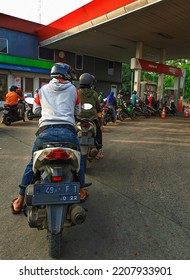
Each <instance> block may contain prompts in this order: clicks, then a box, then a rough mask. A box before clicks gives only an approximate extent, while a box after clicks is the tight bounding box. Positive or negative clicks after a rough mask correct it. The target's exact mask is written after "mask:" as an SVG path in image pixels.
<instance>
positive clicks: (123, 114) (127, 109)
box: [116, 103, 136, 121]
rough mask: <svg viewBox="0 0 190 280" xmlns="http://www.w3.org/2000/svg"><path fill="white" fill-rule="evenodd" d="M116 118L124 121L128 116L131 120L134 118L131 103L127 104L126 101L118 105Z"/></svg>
mask: <svg viewBox="0 0 190 280" xmlns="http://www.w3.org/2000/svg"><path fill="white" fill-rule="evenodd" d="M116 114H117V119H118V120H120V121H124V120H125V119H126V118H130V119H131V120H135V119H136V116H135V114H134V111H133V107H132V106H131V105H129V106H127V104H126V103H124V104H123V106H118V107H117V110H116Z"/></svg>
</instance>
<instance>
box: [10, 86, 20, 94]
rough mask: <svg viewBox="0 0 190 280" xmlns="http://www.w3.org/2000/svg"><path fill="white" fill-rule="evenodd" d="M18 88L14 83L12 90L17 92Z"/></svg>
mask: <svg viewBox="0 0 190 280" xmlns="http://www.w3.org/2000/svg"><path fill="white" fill-rule="evenodd" d="M17 89H18V87H17V86H14V85H13V86H11V87H10V91H15V92H16V91H17Z"/></svg>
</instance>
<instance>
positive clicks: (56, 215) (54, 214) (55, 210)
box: [46, 204, 68, 234]
mask: <svg viewBox="0 0 190 280" xmlns="http://www.w3.org/2000/svg"><path fill="white" fill-rule="evenodd" d="M46 210H47V228H48V231H49V232H51V233H52V234H57V233H60V232H62V230H63V226H64V220H65V218H66V215H67V210H68V204H66V205H47V206H46Z"/></svg>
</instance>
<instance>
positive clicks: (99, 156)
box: [96, 152, 104, 159]
mask: <svg viewBox="0 0 190 280" xmlns="http://www.w3.org/2000/svg"><path fill="white" fill-rule="evenodd" d="M102 158H104V155H103V154H102V152H98V154H97V155H96V159H102Z"/></svg>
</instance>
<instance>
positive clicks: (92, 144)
mask: <svg viewBox="0 0 190 280" xmlns="http://www.w3.org/2000/svg"><path fill="white" fill-rule="evenodd" d="M83 107H85V108H87V107H88V108H90V107H92V105H91V104H84V105H83ZM76 127H77V135H78V139H79V144H80V148H81V154H82V155H83V157H84V162H85V171H86V168H87V162H91V161H92V160H93V159H95V158H96V155H97V154H98V150H97V148H96V140H95V137H96V124H95V123H94V122H93V121H92V120H89V119H85V118H83V119H77V122H76Z"/></svg>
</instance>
